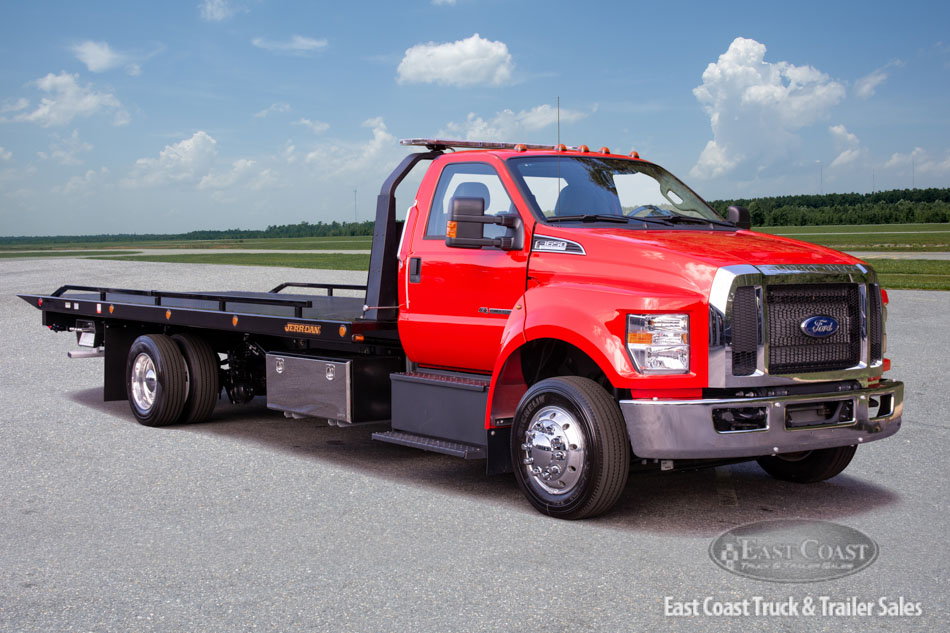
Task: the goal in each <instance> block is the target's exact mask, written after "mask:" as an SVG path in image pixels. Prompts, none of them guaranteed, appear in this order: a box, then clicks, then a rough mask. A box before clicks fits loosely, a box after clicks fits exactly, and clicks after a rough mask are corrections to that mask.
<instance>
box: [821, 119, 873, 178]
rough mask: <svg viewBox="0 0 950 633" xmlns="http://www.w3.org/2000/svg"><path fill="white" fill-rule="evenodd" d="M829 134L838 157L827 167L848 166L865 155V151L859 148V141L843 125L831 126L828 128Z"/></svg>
mask: <svg viewBox="0 0 950 633" xmlns="http://www.w3.org/2000/svg"><path fill="white" fill-rule="evenodd" d="M828 131H829V132H831V140H832V143H833V144H834V146H835V151H836V152H838V155H837V156H836V157H835V159H834V160H833V161H831V164H830V165H829V167H830V168H831V169H835V168H837V167H844V166H845V165H850V164H851V163H854V162H855V161H856V160H858V159H859V158H861V157H862V156H864V155H865V154H866V150H865V149H864V148H863V147H861V141H860V140H859V139H858V137H857V136H856V135H854V134H852V133H851V132H849V131H848V129H847V128H846V127H845V126H843V125H840V124H839V125H833V126H831V127H830V128H828Z"/></svg>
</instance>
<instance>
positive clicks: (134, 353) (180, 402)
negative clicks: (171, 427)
mask: <svg viewBox="0 0 950 633" xmlns="http://www.w3.org/2000/svg"><path fill="white" fill-rule="evenodd" d="M125 384H126V385H127V388H128V395H129V404H130V405H131V407H132V414H133V415H134V416H135V419H137V420H138V421H139V422H141V423H142V424H144V425H145V426H165V425H167V424H174V423H175V422H177V421H178V418H179V416H180V415H181V412H182V409H183V408H184V406H185V396H186V385H185V360H184V358H182V356H181V353H180V352H179V351H178V347H177V346H176V345H175V343H174V341H172V340H171V339H170V338H169V337H167V336H164V335H162V334H148V335H146V336H140V337H138V338H137V339H135V341H134V342H133V343H132V347H131V348H130V349H129V357H128V361H127V363H126V383H125Z"/></svg>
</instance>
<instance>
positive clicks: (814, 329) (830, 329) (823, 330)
mask: <svg viewBox="0 0 950 633" xmlns="http://www.w3.org/2000/svg"><path fill="white" fill-rule="evenodd" d="M801 327H802V332H803V333H804V334H805V335H806V336H811V337H814V338H827V337H829V336H832V335H833V334H834V333H835V332H837V331H838V320H837V319H835V318H834V317H830V316H824V315H819V316H813V317H808V318H807V319H805V320H804V321H802V326H801Z"/></svg>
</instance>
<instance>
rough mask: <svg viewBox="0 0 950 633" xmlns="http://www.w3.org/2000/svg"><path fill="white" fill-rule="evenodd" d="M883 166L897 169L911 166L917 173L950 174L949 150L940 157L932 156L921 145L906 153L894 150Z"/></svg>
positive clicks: (905, 168)
mask: <svg viewBox="0 0 950 633" xmlns="http://www.w3.org/2000/svg"><path fill="white" fill-rule="evenodd" d="M884 168H885V169H898V170H901V169H902V170H907V169H908V168H911V169H913V170H915V171H916V172H917V173H919V174H926V175H950V151H947V152H946V155H945V156H943V157H942V158H941V157H939V156H934V155H933V154H932V153H931V152H928V151H927V150H925V149H923V148H922V147H915V148H914V150H913V151H912V152H909V153H907V154H901V153H898V152H895V153H894V154H892V155H891V157H890V158H889V159H888V161H887V162H886V163H884Z"/></svg>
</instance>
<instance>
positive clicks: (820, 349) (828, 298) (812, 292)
mask: <svg viewBox="0 0 950 633" xmlns="http://www.w3.org/2000/svg"><path fill="white" fill-rule="evenodd" d="M766 296H767V299H766V305H767V306H768V307H767V317H766V318H767V322H768V330H769V337H768V338H769V373H770V374H793V373H794V374H802V373H813V372H821V371H834V370H839V369H847V368H849V367H854V366H856V365H858V363H859V362H860V359H861V308H860V295H859V292H858V286H857V284H851V283H846V284H845V283H843V284H787V285H786V284H781V285H773V286H769V287H768V291H767V295H766ZM816 315H824V316H830V317H833V318H834V319H836V320H837V321H838V326H839V327H838V331H837V332H835V333H834V334H833V335H831V336H829V337H827V338H813V337H810V336H807V335H806V334H805V333H804V332H802V328H801V324H802V322H803V321H804V320H805V319H807V318H809V317H812V316H816Z"/></svg>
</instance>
